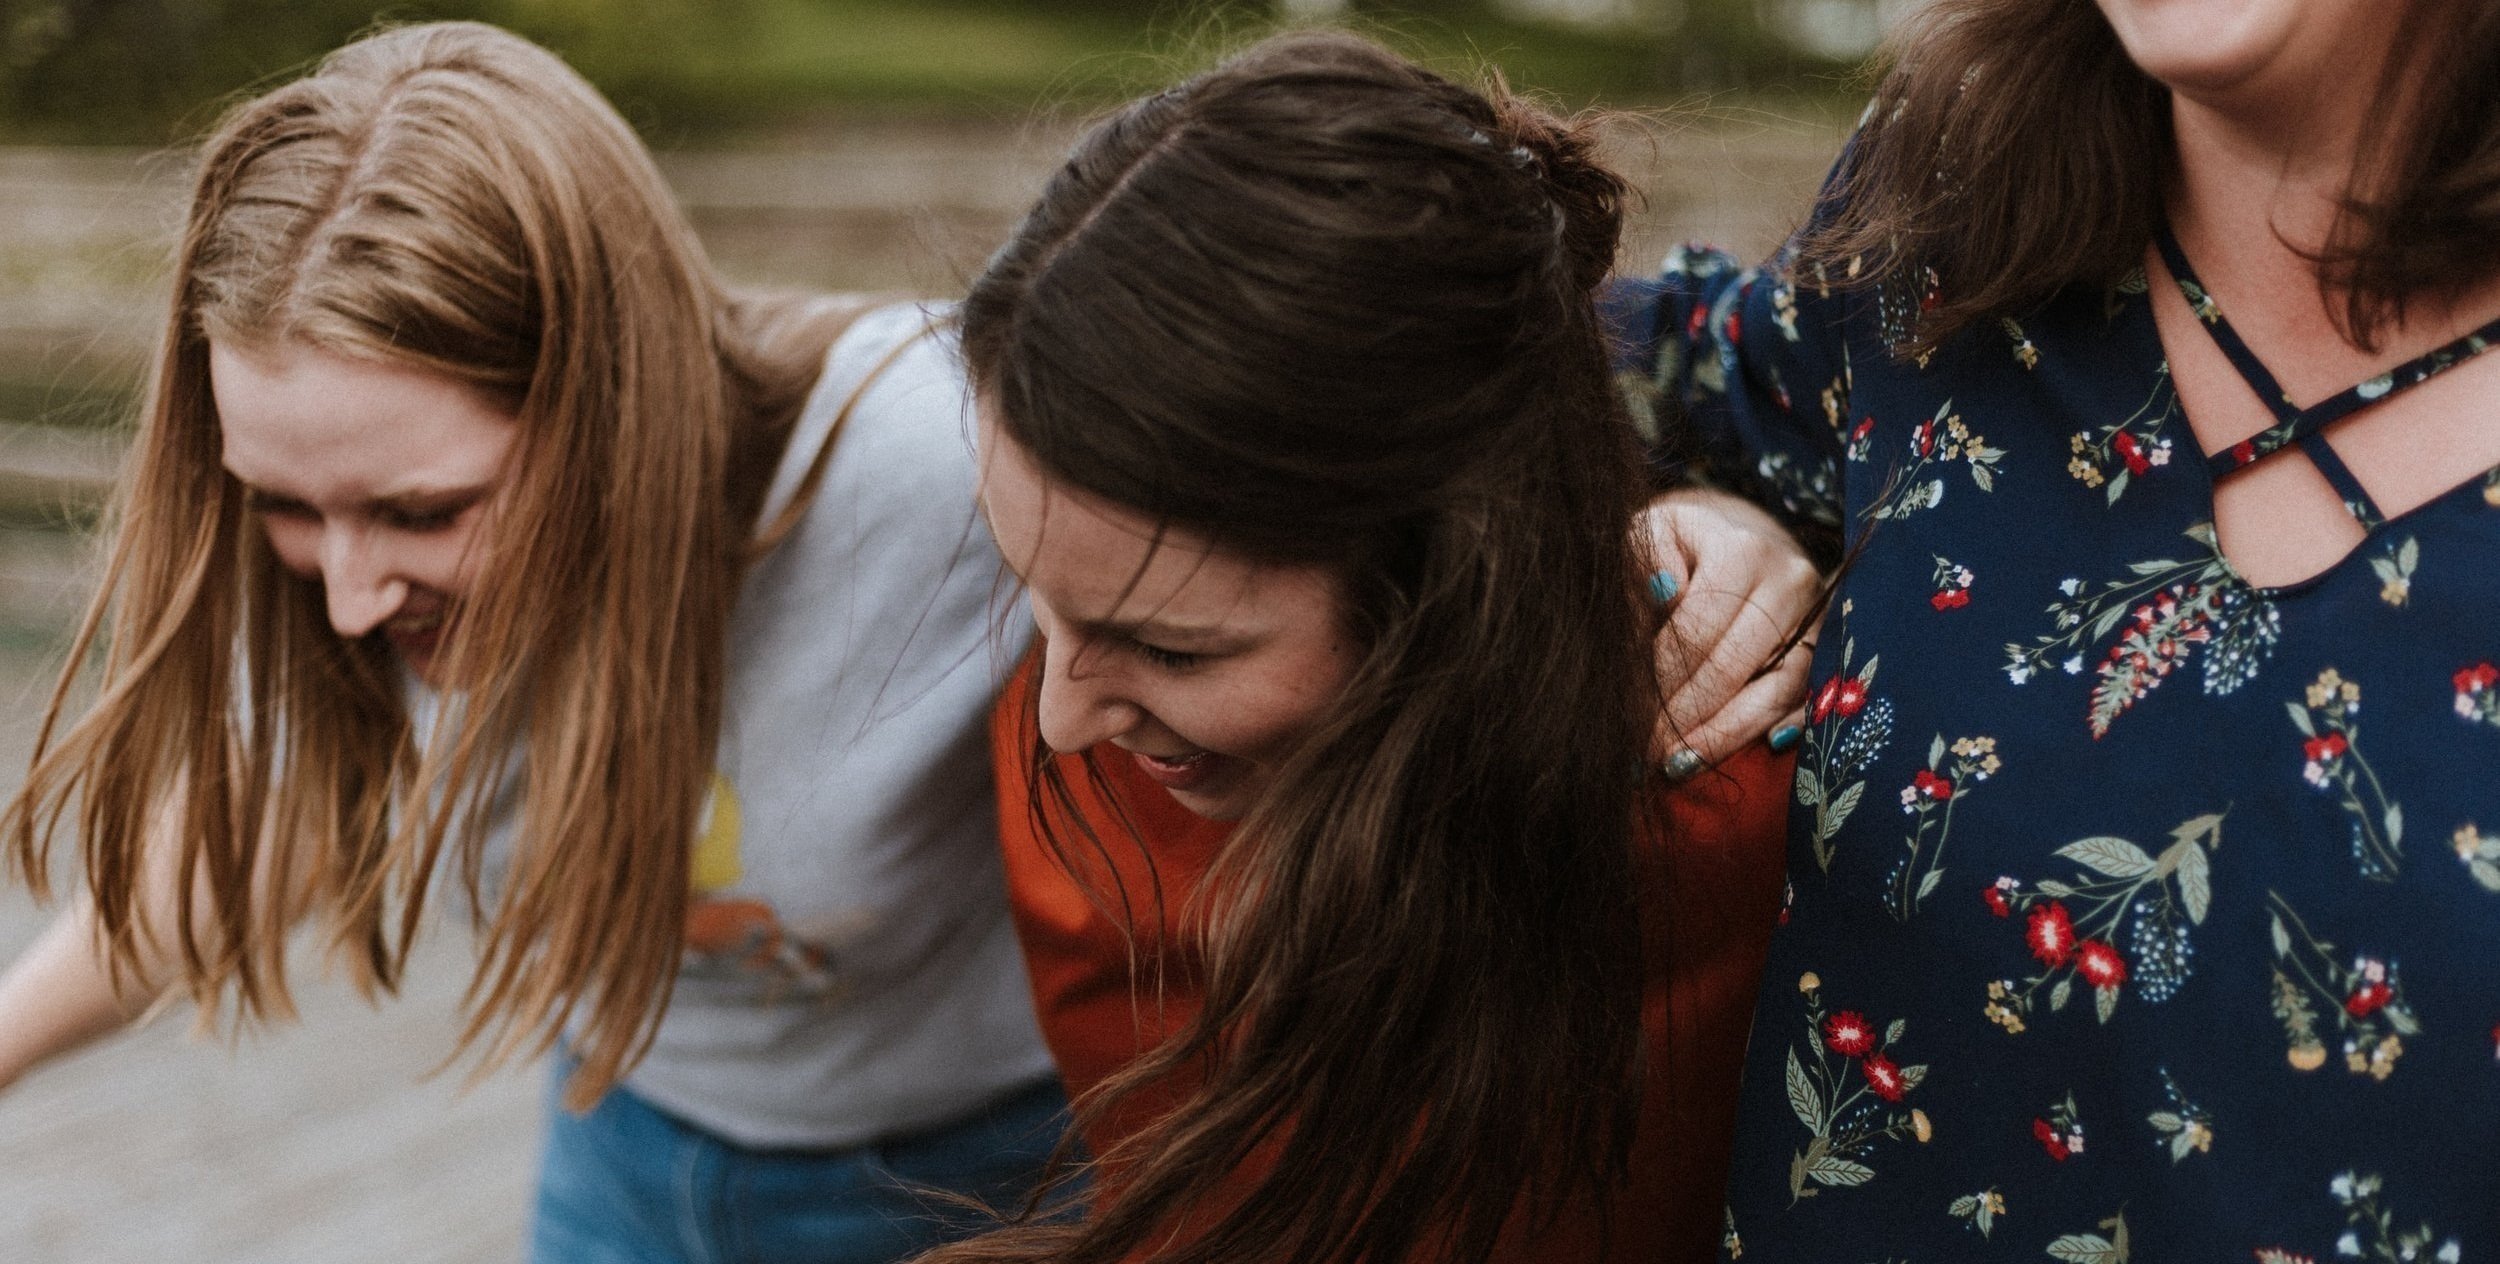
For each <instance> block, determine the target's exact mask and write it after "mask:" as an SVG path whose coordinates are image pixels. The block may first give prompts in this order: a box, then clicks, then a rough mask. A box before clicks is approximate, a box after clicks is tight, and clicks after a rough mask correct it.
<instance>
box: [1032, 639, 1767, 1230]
mask: <svg viewBox="0 0 2500 1264" xmlns="http://www.w3.org/2000/svg"><path fill="white" fill-rule="evenodd" d="M1033 671H1034V665H1033V663H1032V661H1031V660H1028V661H1027V662H1026V663H1025V665H1024V667H1023V668H1022V669H1021V670H1019V671H1018V673H1017V675H1016V678H1015V680H1014V681H1012V682H1011V683H1010V684H1009V686H1008V688H1007V689H1006V691H1005V692H1004V693H1003V694H1002V695H1001V697H1000V700H999V704H998V710H997V712H996V713H995V715H994V717H993V723H992V726H991V738H992V753H993V756H994V760H995V763H996V766H997V769H998V786H999V826H1000V829H999V836H1000V839H1001V841H1002V843H1003V845H1004V847H1005V851H1006V869H1007V889H1008V900H1009V903H1010V906H1011V908H1012V910H1013V913H1014V917H1015V923H1016V930H1017V933H1018V935H1019V936H1020V937H1021V938H1022V940H1023V944H1024V953H1025V965H1026V969H1027V970H1028V971H1029V973H1030V974H1031V977H1032V981H1033V996H1034V1001H1035V1008H1036V1010H1037V1011H1038V1012H1039V1015H1040V1019H1041V1025H1042V1036H1043V1039H1044V1040H1045V1041H1046V1042H1047V1043H1048V1044H1049V1045H1050V1049H1051V1053H1052V1054H1053V1055H1054V1056H1055V1057H1057V1058H1058V1060H1059V1068H1060V1074H1061V1075H1062V1076H1063V1077H1064V1078H1065V1080H1066V1081H1067V1086H1068V1092H1069V1093H1070V1095H1071V1096H1081V1095H1083V1094H1084V1093H1085V1092H1086V1091H1088V1090H1090V1089H1092V1088H1093V1087H1095V1086H1096V1085H1098V1084H1100V1083H1102V1081H1103V1080H1104V1078H1105V1077H1107V1076H1109V1075H1110V1074H1111V1073H1112V1072H1114V1071H1116V1070H1118V1069H1119V1068H1120V1067H1122V1066H1124V1065H1126V1064H1127V1063H1128V1062H1129V1061H1131V1060H1132V1059H1134V1058H1136V1057H1137V1056H1138V1055H1140V1054H1141V1053H1143V1052H1145V1051H1146V1050H1148V1049H1150V1048H1153V1047H1154V1046H1155V1045H1156V1044H1158V1043H1160V1042H1161V1041H1162V1039H1163V1038H1164V1037H1165V1036H1167V1035H1168V1034H1170V1033H1171V1032H1173V1031H1174V1030H1177V1029H1178V1027H1179V1026H1180V1024H1181V1023H1183V1022H1185V1021H1186V1020H1187V1019H1188V1018H1189V1017H1190V1016H1191V1015H1192V1014H1194V1013H1195V1012H1196V1009H1197V1005H1198V1001H1199V987H1200V977H1201V976H1200V975H1199V974H1198V972H1197V970H1198V964H1199V963H1198V962H1197V961H1196V960H1195V959H1194V957H1192V956H1191V955H1190V953H1189V952H1188V951H1187V949H1186V942H1187V941H1186V937H1185V935H1184V934H1183V927H1182V926H1181V924H1180V922H1179V920H1178V917H1177V913H1178V911H1179V909H1180V907H1181V905H1182V904H1183V902H1185V901H1186V900H1187V898H1188V896H1189V893H1190V892H1191V891H1192V890H1193V889H1194V888H1195V887H1196V884H1197V882H1198V879H1199V877H1200V876H1201V875H1202V874H1204V873H1205V871H1206V866H1207V864H1208V862H1209V860H1210V859H1211V858H1212V857H1213V856H1214V854H1215V849H1216V848H1217V847H1218V846H1220V845H1221V844H1222V842H1223V840H1224V837H1225V833H1226V827H1225V826H1224V825H1223V824H1221V823H1219V822H1212V821H1208V820H1205V819H1203V818H1201V817H1198V816H1196V815H1195V814H1193V813H1190V812H1189V811H1188V810H1187V809H1184V808H1182V807H1181V806H1180V805H1179V804H1178V803H1176V802H1174V801H1173V799H1172V798H1171V796H1170V795H1168V794H1165V793H1164V792H1163V790H1162V788H1161V787H1159V786H1157V785H1155V784H1154V783H1153V782H1152V781H1150V780H1148V779H1147V778H1146V777H1145V776H1144V775H1143V774H1142V773H1140V772H1138V771H1137V769H1136V768H1135V767H1134V766H1133V765H1131V764H1129V763H1127V762H1125V761H1114V760H1106V761H1104V762H1103V764H1102V767H1101V772H1102V774H1103V779H1104V785H1103V786H1100V787H1097V786H1095V785H1093V784H1092V783H1091V782H1090V780H1089V778H1088V774H1087V770H1086V766H1085V763H1084V761H1083V760H1082V759H1079V758H1077V757H1074V756H1065V755H1061V756H1052V757H1050V763H1051V765H1053V766H1055V767H1056V768H1057V770H1058V772H1059V774H1060V777H1061V779H1062V780H1063V781H1064V782H1065V783H1066V784H1067V786H1068V788H1069V790H1070V791H1071V794H1072V797H1073V800H1074V803H1073V806H1074V814H1073V816H1072V815H1071V814H1070V813H1069V812H1068V811H1067V810H1066V809H1065V808H1063V807H1062V806H1060V805H1058V804H1056V803H1054V802H1052V801H1050V799H1049V797H1048V795H1047V794H1037V793H1036V789H1037V777H1036V773H1037V771H1038V770H1037V768H1036V767H1035V765H1034V756H1033V751H1034V748H1035V743H1034V740H1033V737H1034V727H1033V726H1034V721H1033V718H1032V711H1031V704H1032V688H1033V680H1032V677H1033ZM1792 769H1793V760H1791V759H1790V758H1788V757H1785V756H1775V755H1772V754H1771V753H1769V752H1768V751H1767V750H1763V749H1761V748H1759V747H1756V748H1753V749H1751V750H1749V751H1748V752H1746V753H1744V754H1742V755H1739V756H1737V757H1735V758H1733V759H1731V760H1729V761H1728V762H1727V763H1725V764H1724V765H1722V766H1721V767H1720V768H1718V769H1717V770H1715V771H1713V772H1710V773H1706V774H1704V775H1702V776H1700V777H1697V778H1695V779H1693V780H1692V781H1690V782H1687V783H1684V784H1682V785H1679V786H1676V787H1674V788H1672V789H1670V790H1667V791H1664V792H1663V793H1662V794H1661V797H1660V801H1659V807H1660V811H1659V812H1658V814H1657V818H1656V819H1657V823H1658V827H1659V828H1657V829H1654V830H1649V831H1644V833H1643V835H1642V837H1641V840H1640V843H1641V851H1640V855H1639V856H1638V857H1637V873H1636V877H1637V879H1638V881H1639V883H1640V889H1641V892H1642V927H1643V941H1644V942H1643V953H1644V956H1645V957H1646V964H1647V966H1648V984H1647V987H1646V990H1645V995H1644V1005H1643V1012H1642V1031H1643V1036H1644V1039H1645V1041H1646V1045H1647V1051H1646V1062H1645V1065H1646V1066H1647V1068H1648V1073H1649V1076H1650V1080H1649V1083H1648V1084H1647V1085H1646V1086H1645V1091H1644V1093H1643V1098H1642V1109H1641V1120H1640V1130H1639V1133H1638V1135H1637V1137H1636V1140H1635V1142H1634V1150H1633V1156H1632V1173H1631V1178H1630V1180H1629V1181H1628V1182H1627V1183H1626V1185H1625V1186H1624V1187H1623V1188H1622V1189H1620V1190H1618V1191H1617V1192H1616V1197H1615V1198H1614V1199H1613V1206H1612V1208H1611V1215H1610V1217H1609V1222H1608V1224H1607V1225H1606V1227H1605V1231H1604V1233H1603V1235H1602V1241H1603V1242H1604V1246H1602V1247H1601V1246H1600V1245H1599V1243H1600V1241H1601V1234H1600V1231H1599V1227H1598V1225H1597V1224H1596V1222H1595V1218H1594V1217H1589V1216H1580V1217H1577V1218H1567V1219H1566V1220H1565V1221H1564V1222H1562V1223H1561V1224H1558V1225H1555V1226H1553V1227H1552V1228H1551V1229H1549V1230H1548V1231H1546V1232H1543V1233H1540V1234H1538V1235H1536V1240H1534V1241H1529V1240H1526V1235H1524V1234H1523V1235H1520V1237H1519V1238H1518V1239H1517V1240H1514V1241H1509V1242H1506V1244H1505V1246H1504V1249H1503V1251H1502V1253H1501V1256H1500V1259H1501V1260H1502V1262H1503V1264H1567V1262H1572V1261H1582V1260H1590V1261H1595V1260H1603V1261H1606V1262H1607V1264H1616V1262H1618V1261H1619V1262H1622V1264H1632V1262H1634V1261H1638V1262H1640V1264H1657V1262H1659V1261H1666V1262H1668V1264H1681V1262H1683V1261H1688V1260H1690V1261H1700V1260H1707V1259H1709V1258H1711V1257H1712V1256H1713V1255H1714V1254H1715V1252H1716V1250H1717V1244H1718V1238H1719V1231H1720V1227H1721V1211H1720V1208H1721V1206H1722V1201H1723V1197H1724V1187H1725V1185H1726V1180H1727V1165H1728V1153H1729V1150H1730V1148H1731V1147H1732V1146H1733V1144H1734V1140H1735V1128H1736V1117H1735V1099H1736V1081H1737V1076H1738V1073H1739V1071H1740V1069H1741V1067H1742V1066H1743V1062H1744V1048H1745V1040H1746V1035H1747V1029H1748V1026H1749V1024H1750V1023H1751V1020H1752V1016H1753V1001H1754V985H1755V982H1756V980H1757V978H1758V976H1759V975H1760V974H1761V972H1762V964H1763V959H1764V958H1765V956H1767V955H1768V952H1769V948H1770V936H1771V929H1772V926H1773V923H1774V922H1775V920H1776V919H1777V917H1778V913H1779V906H1780V893H1781V887H1782V884H1783V882H1784V880H1785V874H1784V869H1783V859H1782V855H1783V849H1784V839H1785V836H1786V822H1787V803H1788V785H1789V778H1790V775H1791V772H1792ZM1106 791H1107V793H1106ZM1123 814H1125V818H1126V820H1127V822H1129V823H1130V824H1133V825H1134V826H1135V828H1136V831H1137V832H1136V835H1135V836H1132V835H1131V834H1130V833H1129V831H1128V829H1127V827H1126V826H1124V825H1123V824H1122V818H1123ZM1085 826H1090V827H1091V828H1092V829H1093V831H1094V834H1095V835H1096V836H1097V837H1098V838H1099V839H1100V841H1101V847H1100V849H1099V850H1096V849H1094V848H1092V847H1090V846H1088V845H1087V844H1086V843H1085V842H1084V839H1085V834H1084V828H1083V827H1085ZM1053 829H1055V830H1056V833H1055V837H1058V838H1060V839H1064V840H1071V841H1070V842H1069V843H1068V846H1069V847H1070V848H1071V849H1072V850H1073V849H1078V848H1082V849H1084V850H1083V852H1082V854H1071V855H1069V856H1068V857H1066V858H1065V859H1064V860H1063V859H1062V858H1061V857H1060V856H1059V855H1058V854H1056V853H1055V852H1054V851H1053V850H1052V848H1051V843H1050V839H1051V838H1052V837H1053V836H1054V834H1053V833H1052V832H1051V831H1052V830H1053ZM1072 869H1073V870H1074V872H1071V870H1072ZM1089 886H1090V887H1091V888H1093V894H1090V895H1089V894H1088V890H1087V888H1088V887H1089ZM1158 889H1159V891H1160V893H1161V898H1160V899H1158V898H1157V894H1156V893H1157V891H1158ZM1122 891H1125V892H1126V896H1127V900H1128V907H1129V909H1130V910H1132V911H1131V912H1130V913H1128V914H1126V915H1123V914H1122V913H1121V912H1120V909H1121V903H1120V899H1121V897H1120V895H1119V892H1122ZM1124 923H1127V924H1129V925H1130V926H1132V927H1133V930H1134V936H1135V937H1134V943H1133V944H1132V942H1131V939H1130V937H1129V935H1128V934H1127V933H1124V929H1123V927H1124ZM1158 975H1159V976H1160V978H1161V984H1162V989H1161V993H1160V996H1159V997H1158V995H1157V994H1156V992H1155V990H1154V989H1155V983H1156V980H1157V977H1158ZM1192 1087H1194V1086H1192V1085H1188V1084H1172V1085H1169V1086H1168V1090H1167V1091H1163V1092H1149V1093H1145V1094H1140V1095H1139V1096H1138V1097H1136V1098H1133V1099H1131V1101H1130V1102H1128V1103H1127V1104H1126V1106H1125V1108H1124V1109H1123V1110H1121V1111H1120V1112H1118V1113H1117V1114H1115V1115H1113V1116H1111V1117H1108V1118H1105V1119H1103V1120H1100V1121H1098V1123H1097V1125H1096V1127H1095V1128H1094V1129H1092V1130H1090V1131H1089V1132H1088V1134H1087V1136H1086V1141H1087V1143H1088V1144H1089V1145H1090V1146H1092V1147H1093V1148H1094V1149H1095V1152H1096V1153H1100V1152H1101V1151H1102V1149H1103V1148H1104V1147H1105V1146H1106V1145H1108V1144H1109V1143H1110V1142H1112V1141H1114V1140H1116V1139H1118V1138H1119V1137H1122V1136H1125V1135H1128V1133H1129V1132H1130V1131H1131V1130H1133V1129H1134V1128H1136V1127H1137V1126H1140V1125H1141V1124H1142V1123H1143V1122H1144V1121H1145V1120H1146V1119H1148V1118H1151V1117H1152V1114H1153V1113H1156V1112H1159V1111H1161V1110H1162V1109H1164V1108H1167V1107H1169V1106H1172V1105H1175V1104H1177V1103H1178V1102H1180V1101H1181V1100H1182V1099H1183V1098H1184V1097H1185V1095H1186V1094H1187V1093H1188V1092H1189V1090H1190V1089H1191V1088H1192ZM1244 1175H1245V1176H1246V1175H1247V1174H1244Z"/></svg>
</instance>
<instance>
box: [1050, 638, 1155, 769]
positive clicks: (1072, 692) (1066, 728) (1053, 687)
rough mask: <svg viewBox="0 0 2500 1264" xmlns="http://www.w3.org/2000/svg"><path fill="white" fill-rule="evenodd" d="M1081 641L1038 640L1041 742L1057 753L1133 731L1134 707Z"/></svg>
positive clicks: (1071, 751) (1081, 748)
mask: <svg viewBox="0 0 2500 1264" xmlns="http://www.w3.org/2000/svg"><path fill="white" fill-rule="evenodd" d="M1094 657H1095V656H1093V655H1090V654H1087V653H1085V652H1084V651H1083V644H1082V642H1077V641H1073V640H1070V639H1065V638H1060V637H1050V638H1046V639H1044V640H1043V641H1042V685H1041V697H1040V699H1039V703H1038V707H1037V709H1038V710H1039V711H1040V718H1041V729H1042V741H1043V743H1044V744H1046V745H1048V746H1049V747H1050V748H1051V749H1052V750H1054V751H1058V752H1059V753H1061V754H1063V755H1072V754H1075V753H1076V752H1078V751H1082V750H1089V749H1091V748H1093V747H1095V746H1099V745H1101V744H1102V743H1104V742H1107V741H1110V740H1111V739H1113V738H1115V737H1118V736H1120V735H1121V734H1123V733H1126V732H1128V731H1129V730H1130V729H1133V728H1135V727H1137V721H1138V718H1139V716H1140V714H1141V712H1140V711H1139V710H1138V707H1137V705H1136V704H1135V703H1133V702H1131V701H1129V700H1128V699H1127V698H1126V697H1124V696H1123V695H1122V694H1121V693H1120V691H1119V690H1118V689H1117V688H1116V687H1115V683H1114V681H1113V678H1112V675H1111V673H1108V672H1105V671H1103V670H1101V669H1100V664H1099V663H1095V662H1092V661H1090V660H1092V659H1093V658H1094Z"/></svg>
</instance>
